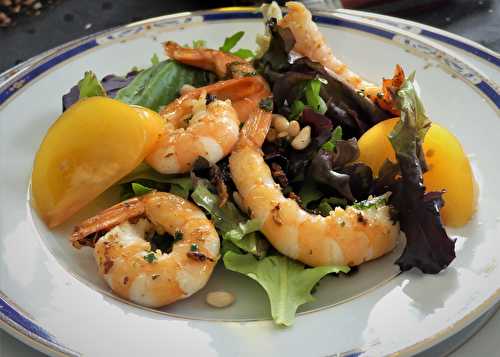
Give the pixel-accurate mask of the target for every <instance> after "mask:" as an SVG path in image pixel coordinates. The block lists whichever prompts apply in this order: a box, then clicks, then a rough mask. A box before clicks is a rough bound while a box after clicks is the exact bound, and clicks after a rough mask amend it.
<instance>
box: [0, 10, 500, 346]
mask: <svg viewBox="0 0 500 357" xmlns="http://www.w3.org/2000/svg"><path fill="white" fill-rule="evenodd" d="M258 17H259V15H258V14H256V13H254V12H252V11H249V10H238V9H232V10H226V11H213V12H200V13H195V14H183V15H175V16H167V17H162V18H158V19H153V20H148V21H144V22H141V23H137V24H132V25H129V26H125V27H121V28H118V29H114V30H111V31H107V32H104V33H101V34H98V35H97V36H91V37H88V38H86V39H84V40H78V41H75V42H72V43H71V44H69V45H66V46H62V47H60V48H58V49H57V50H56V51H53V52H49V54H48V55H46V56H42V57H37V58H36V59H35V60H33V61H30V62H28V64H27V65H24V66H20V67H18V69H16V70H17V71H19V72H18V73H15V74H12V72H9V73H8V75H3V76H1V77H0V78H4V82H2V83H0V113H1V117H0V126H1V130H0V133H1V139H2V140H0V142H1V144H0V145H2V146H1V152H2V160H1V162H0V171H1V172H2V174H3V180H2V185H1V186H0V197H2V203H1V204H0V207H1V219H2V221H1V225H0V232H1V233H0V254H1V260H0V277H1V279H0V291H1V293H2V296H1V298H0V317H1V320H2V322H3V323H2V327H3V328H5V329H6V330H7V331H8V332H11V333H13V334H15V335H16V336H17V337H19V338H20V339H22V340H23V341H25V342H27V343H29V344H30V345H32V346H33V347H35V348H38V349H40V350H42V351H44V352H46V353H50V354H53V355H60V354H65V355H78V354H83V355H89V356H99V355H110V354H111V355H120V356H129V355H130V356H135V355H139V354H157V353H159V351H165V353H171V354H173V355H194V354H195V353H196V354H201V353H202V354H204V355H208V356H210V355H214V356H215V355H222V356H234V355H242V356H246V355H248V356H253V355H256V354H261V355H277V354H283V355H286V356H293V355H311V356H326V355H341V356H357V355H369V356H372V355H386V354H392V353H396V352H399V353H400V354H401V355H410V354H412V353H416V352H418V351H422V350H424V349H426V348H429V347H430V346H432V345H434V344H436V343H438V342H439V341H441V340H443V339H444V338H446V337H448V336H450V335H452V334H453V333H455V332H457V331H459V330H460V329H462V328H463V327H465V326H466V325H468V324H469V323H471V322H472V321H473V320H474V319H476V318H477V317H479V316H480V315H481V314H482V313H483V312H485V311H486V310H487V309H488V308H489V307H491V306H492V305H493V304H494V303H495V302H497V301H498V300H499V289H500V267H499V266H498V263H497V259H498V258H497V257H498V254H497V246H498V245H497V242H496V236H497V235H498V232H499V228H500V227H499V224H500V220H499V219H498V216H499V214H498V213H497V212H499V204H498V202H497V200H496V198H497V197H498V194H499V191H500V189H499V188H498V187H497V185H496V184H497V181H498V179H499V178H500V177H499V174H498V172H497V165H496V164H495V159H496V157H495V156H496V155H495V148H496V147H497V143H496V140H498V137H499V135H498V132H500V131H499V129H500V121H499V120H498V119H499V118H498V110H499V109H498V108H499V106H500V99H499V94H498V90H496V89H495V88H496V87H495V84H494V83H493V82H492V81H491V79H488V78H486V77H485V76H484V75H483V74H482V73H480V72H479V71H478V70H477V69H475V68H472V67H471V66H469V65H468V64H466V63H464V61H463V60H462V59H460V58H458V57H457V56H455V55H453V54H451V53H449V52H447V50H446V49H445V48H441V47H440V46H439V45H434V44H432V43H431V42H429V41H426V40H425V39H422V38H420V37H418V36H415V35H413V34H411V33H408V32H405V31H403V30H389V29H387V28H386V27H384V26H383V25H380V24H377V23H374V22H371V21H369V20H364V19H355V18H352V19H350V18H349V19H348V18H342V17H341V16H336V15H330V14H320V15H318V16H317V21H318V22H319V24H320V27H321V30H322V31H323V32H324V34H325V35H326V37H327V39H328V41H329V43H330V45H331V46H332V48H333V49H334V52H335V53H336V54H338V56H339V57H340V58H341V59H343V60H344V61H345V62H346V63H349V64H350V66H351V68H353V69H354V70H355V71H357V72H359V73H360V74H362V75H363V76H364V77H366V78H368V79H370V80H372V81H378V80H379V78H381V77H382V76H384V75H385V76H388V75H390V74H391V73H392V70H393V66H394V64H395V63H401V64H403V65H404V67H405V68H406V69H407V71H408V72H410V71H411V70H417V78H418V81H419V84H420V87H421V88H422V98H423V100H424V103H425V104H426V108H427V111H428V113H429V114H430V115H431V116H432V117H433V118H434V120H435V121H436V122H440V123H442V124H444V125H445V126H447V127H448V128H450V129H451V130H452V131H453V132H454V133H455V134H456V135H457V136H458V137H459V138H460V140H461V142H462V144H463V146H464V148H465V150H466V151H467V152H469V153H471V154H473V155H472V163H473V166H474V169H475V174H476V177H477V179H478V181H479V185H480V187H481V195H480V198H479V210H478V213H477V215H476V216H475V218H474V220H473V221H472V222H471V223H470V224H469V225H467V226H466V227H464V228H463V229H461V230H459V231H453V232H451V233H452V234H454V235H458V236H459V237H458V242H457V259H456V260H455V261H454V262H453V264H452V265H451V266H450V267H449V268H448V269H447V270H446V271H444V272H443V273H441V274H439V275H438V276H424V275H421V274H419V273H417V272H407V273H404V274H398V269H397V268H396V266H394V265H393V261H394V260H395V258H396V257H397V256H398V252H394V253H392V254H390V255H389V256H387V257H385V258H383V259H380V260H378V261H375V262H372V263H368V264H365V265H363V266H362V267H361V268H360V271H359V273H357V274H355V275H353V276H352V277H349V278H339V279H333V278H327V279H325V280H323V281H322V283H321V286H320V288H319V289H318V292H317V293H316V297H317V300H316V301H315V302H314V303H312V304H309V305H307V306H304V307H303V309H301V313H300V315H299V316H298V318H297V320H296V323H295V325H294V326H293V327H292V328H287V329H283V328H277V327H275V326H274V325H273V324H272V322H271V321H269V320H268V319H267V318H266V317H267V316H269V306H268V303H267V301H266V298H265V295H264V293H263V291H262V290H261V289H260V287H259V286H258V285H257V284H255V283H254V282H253V281H251V280H249V279H246V278H245V277H243V276H240V275H237V274H233V273H230V272H226V271H224V270H223V269H219V270H218V271H217V272H216V274H215V276H214V277H213V278H212V279H211V281H210V283H209V286H207V288H206V289H204V291H201V292H200V293H198V294H196V295H195V296H194V297H193V298H191V299H189V300H187V301H184V302H181V303H178V304H175V305H172V306H170V307H168V308H165V309H163V310H161V311H158V310H150V309H144V308H141V307H138V306H136V305H133V304H130V303H127V302H124V301H123V300H120V299H117V298H115V297H114V296H113V295H112V294H111V293H110V292H109V291H108V289H107V288H106V286H105V284H103V282H102V281H101V280H100V279H99V278H98V277H97V275H96V267H95V265H94V262H93V260H92V258H91V252H90V250H87V251H85V250H82V251H75V250H74V249H73V248H71V247H70V245H69V243H68V241H67V236H68V233H69V232H70V230H71V227H72V225H73V224H74V223H75V222H76V221H77V220H79V219H81V218H82V217H84V216H88V215H89V214H91V213H93V212H95V210H96V209H97V208H98V207H99V206H100V207H102V206H104V205H106V204H107V202H109V201H106V200H109V197H103V198H102V199H101V200H100V202H97V203H96V204H95V205H93V207H89V208H88V209H86V210H85V212H82V213H81V214H80V215H79V216H78V217H75V219H74V220H73V221H72V222H69V223H68V224H67V225H65V226H64V227H61V228H59V229H57V230H55V231H48V230H47V229H46V228H45V227H44V225H43V224H42V223H41V222H40V220H39V219H38V217H37V216H36V214H35V213H34V211H33V210H32V208H31V206H30V202H29V192H28V189H29V176H30V170H31V165H32V160H33V157H34V153H35V151H36V149H37V147H38V145H39V143H40V141H41V139H42V138H43V135H44V134H45V132H46V130H47V128H48V127H49V126H50V124H51V123H52V122H53V120H54V119H55V118H56V117H57V116H58V115H59V113H60V110H61V95H62V94H63V93H65V92H66V91H67V90H68V88H70V87H71V86H72V85H73V84H74V83H76V82H77V81H78V80H79V79H80V78H81V76H82V74H83V72H84V71H85V70H88V69H93V70H94V71H95V72H96V73H97V74H98V76H103V75H105V74H108V73H125V72H127V70H129V69H130V68H131V67H132V66H135V65H137V66H146V65H147V64H148V62H149V58H150V57H151V55H152V54H153V53H154V52H156V53H161V48H160V43H161V42H162V41H164V40H167V39H174V40H176V41H178V42H180V43H188V42H190V41H191V40H193V39H206V40H208V43H209V45H211V46H218V45H219V44H220V43H222V41H223V39H224V37H225V36H227V35H228V34H230V33H234V32H236V31H239V30H244V31H246V33H247V35H246V37H245V38H244V41H243V43H242V46H245V47H252V46H253V42H254V41H253V39H254V34H255V33H257V32H258V31H262V30H263V25H262V23H261V21H260V20H259V19H258ZM495 80H496V79H495ZM110 195H111V193H110ZM110 195H108V196H110ZM214 288H224V289H225V290H230V291H233V292H235V294H236V295H237V302H236V304H235V305H234V306H232V307H231V308H229V309H226V310H213V309H209V308H208V307H206V306H205V304H204V302H203V300H204V293H205V292H206V291H208V290H211V289H214Z"/></svg>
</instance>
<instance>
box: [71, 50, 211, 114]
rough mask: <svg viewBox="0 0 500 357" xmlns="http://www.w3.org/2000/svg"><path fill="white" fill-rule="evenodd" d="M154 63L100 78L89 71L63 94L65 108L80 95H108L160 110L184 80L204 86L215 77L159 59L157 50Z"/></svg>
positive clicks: (174, 62) (83, 96)
mask: <svg viewBox="0 0 500 357" xmlns="http://www.w3.org/2000/svg"><path fill="white" fill-rule="evenodd" d="M151 63H152V65H151V67H149V68H147V69H144V70H141V71H132V72H129V73H128V74H127V75H126V76H125V77H119V76H115V75H108V76H106V77H104V78H103V79H102V81H101V82H99V80H98V79H97V77H96V75H95V74H94V73H93V72H90V71H89V72H86V73H85V76H84V78H83V79H82V80H81V81H80V82H78V85H77V86H75V87H73V88H71V90H70V92H69V93H67V94H66V95H64V96H63V110H66V109H67V108H69V107H70V106H71V105H72V104H74V103H75V102H76V101H78V99H80V98H86V97H91V96H104V95H107V96H109V97H110V98H115V99H117V100H120V101H122V102H124V103H128V104H134V105H141V106H144V107H147V108H149V109H152V110H155V111H158V110H159V109H160V108H161V107H162V106H164V105H165V104H167V103H169V102H171V101H172V100H174V99H175V98H176V97H177V96H178V94H179V90H180V88H181V87H182V86H183V85H184V84H191V85H194V86H196V87H201V86H204V85H207V84H209V83H211V82H213V80H214V76H213V74H211V73H209V72H207V71H203V70H200V69H196V68H194V67H189V66H186V65H183V64H181V63H179V62H176V61H172V60H165V61H159V59H158V56H157V55H156V54H155V55H154V56H153V57H152V59H151Z"/></svg>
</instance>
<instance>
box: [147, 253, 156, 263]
mask: <svg viewBox="0 0 500 357" xmlns="http://www.w3.org/2000/svg"><path fill="white" fill-rule="evenodd" d="M156 259H158V258H156V254H155V253H154V252H149V253H148V254H146V255H145V256H144V260H145V261H147V262H148V263H150V264H151V263H153V262H154V261H155V260H156Z"/></svg>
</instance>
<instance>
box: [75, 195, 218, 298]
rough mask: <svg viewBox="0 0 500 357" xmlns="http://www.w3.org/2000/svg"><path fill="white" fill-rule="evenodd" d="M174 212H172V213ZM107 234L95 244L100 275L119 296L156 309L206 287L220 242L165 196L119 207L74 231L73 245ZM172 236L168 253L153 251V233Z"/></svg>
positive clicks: (188, 206)
mask: <svg viewBox="0 0 500 357" xmlns="http://www.w3.org/2000/svg"><path fill="white" fill-rule="evenodd" d="M172 212H174V213H172ZM103 230H109V231H108V232H107V233H106V234H105V235H104V236H103V237H101V238H100V239H99V240H98V241H97V243H95V249H94V256H95V259H96V261H97V265H98V268H99V273H100V274H101V276H102V277H103V278H104V280H105V281H106V283H107V284H108V285H109V287H110V288H111V290H113V291H114V292H115V293H116V294H117V295H119V296H121V297H122V298H125V299H128V300H130V301H133V302H136V303H138V304H140V305H144V306H149V307H160V306H164V305H167V304H171V303H173V302H175V301H177V300H180V299H185V298H187V297H189V296H191V295H192V294H194V293H195V292H197V291H198V290H200V289H201V288H203V286H205V284H206V283H207V281H208V279H209V278H210V276H211V274H212V270H213V268H214V266H215V264H216V262H217V260H218V259H219V244H220V243H219V237H218V235H217V232H216V230H215V228H214V226H213V224H212V222H211V221H210V220H209V219H207V218H206V216H205V214H204V213H203V212H202V211H201V210H200V209H199V208H198V207H196V206H195V205H194V204H192V203H190V202H188V201H186V200H184V199H182V198H180V197H177V196H175V195H172V194H170V193H164V192H153V193H150V194H147V195H145V196H142V197H139V198H137V197H136V198H132V199H130V200H127V201H124V202H121V203H119V204H117V205H115V206H113V207H111V208H108V209H107V210H105V211H104V212H102V213H101V214H99V215H97V216H96V217H93V218H90V219H88V220H86V221H84V222H83V223H82V224H81V225H79V226H77V227H76V228H75V231H74V233H73V235H72V237H71V240H72V242H73V245H75V246H76V247H79V246H81V245H85V244H86V243H85V240H86V237H87V236H88V235H90V234H92V233H97V232H100V231H103ZM165 232H166V233H168V234H170V235H172V236H175V237H176V241H175V242H174V244H173V247H172V251H171V252H170V253H165V252H161V251H160V250H159V249H157V250H155V251H153V250H152V246H151V243H150V242H149V241H148V240H146V239H147V238H148V237H151V236H152V235H154V234H155V233H159V234H164V233H165Z"/></svg>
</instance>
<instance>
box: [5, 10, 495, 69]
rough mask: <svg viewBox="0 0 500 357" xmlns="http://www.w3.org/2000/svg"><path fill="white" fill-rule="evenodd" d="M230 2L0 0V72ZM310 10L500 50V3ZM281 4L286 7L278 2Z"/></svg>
mask: <svg viewBox="0 0 500 357" xmlns="http://www.w3.org/2000/svg"><path fill="white" fill-rule="evenodd" d="M262 2H263V1H248V0H240V1H237V0H229V1H206V0H205V1H202V0H182V1H172V0H118V1H112V0H0V53H1V55H0V72H3V71H5V70H7V69H8V68H10V67H12V66H14V65H16V64H18V63H20V62H22V61H25V60H27V59H28V58H30V57H32V56H34V55H36V54H38V53H40V52H43V51H45V50H48V49H50V48H52V47H55V46H57V45H60V44H63V43H65V42H67V41H70V40H73V39H75V38H78V37H81V36H84V35H88V34H91V33H94V32H98V31H101V30H104V29H107V28H110V27H114V26H117V25H122V24H126V23H129V22H133V21H138V20H142V19H146V18H149V17H155V16H160V15H165V14H169V13H176V12H182V11H193V10H201V9H210V8H217V7H223V6H242V5H245V6H251V5H260V4H261V3H262ZM303 2H304V3H306V5H308V7H310V8H328V9H333V8H336V7H344V8H350V9H357V10H363V11H370V12H375V13H379V14H387V15H391V16H397V17H401V18H405V19H409V20H413V21H417V22H421V23H424V24H427V25H431V26H435V27H438V28H440V29H444V30H447V31H450V32H453V33H456V34H458V35H461V36H464V37H467V38H469V39H471V40H474V41H476V42H479V43H480V44H482V45H484V46H486V47H488V48H490V49H493V50H495V51H499V50H500V0H306V1H303ZM279 3H281V4H283V3H284V1H279Z"/></svg>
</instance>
